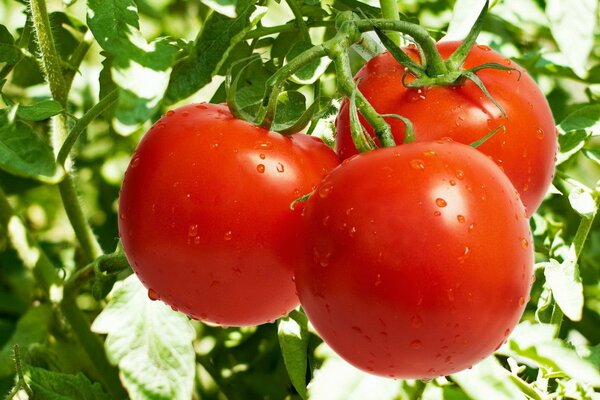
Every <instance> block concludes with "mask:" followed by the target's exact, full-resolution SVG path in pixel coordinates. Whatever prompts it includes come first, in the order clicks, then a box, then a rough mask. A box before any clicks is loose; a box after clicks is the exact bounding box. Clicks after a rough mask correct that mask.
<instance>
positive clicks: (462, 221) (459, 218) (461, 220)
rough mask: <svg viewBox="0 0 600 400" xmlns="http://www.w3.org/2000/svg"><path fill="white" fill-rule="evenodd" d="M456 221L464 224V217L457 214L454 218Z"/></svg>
mask: <svg viewBox="0 0 600 400" xmlns="http://www.w3.org/2000/svg"><path fill="white" fill-rule="evenodd" d="M456 219H457V220H458V222H459V223H461V224H464V223H465V217H464V216H463V215H460V214H458V215H457V216H456Z"/></svg>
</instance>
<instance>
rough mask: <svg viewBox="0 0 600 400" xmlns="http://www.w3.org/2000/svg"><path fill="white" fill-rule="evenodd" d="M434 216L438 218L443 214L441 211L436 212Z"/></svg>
mask: <svg viewBox="0 0 600 400" xmlns="http://www.w3.org/2000/svg"><path fill="white" fill-rule="evenodd" d="M433 215H435V216H436V217H439V216H440V215H442V213H441V212H440V211H434V212H433Z"/></svg>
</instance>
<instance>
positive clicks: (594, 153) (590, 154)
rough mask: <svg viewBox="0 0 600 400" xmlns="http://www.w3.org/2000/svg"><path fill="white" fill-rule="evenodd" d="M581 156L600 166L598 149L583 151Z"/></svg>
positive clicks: (599, 150)
mask: <svg viewBox="0 0 600 400" xmlns="http://www.w3.org/2000/svg"><path fill="white" fill-rule="evenodd" d="M583 155H585V156H586V157H587V158H589V159H590V160H592V161H593V162H595V163H596V164H598V165H600V149H583Z"/></svg>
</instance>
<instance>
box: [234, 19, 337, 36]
mask: <svg viewBox="0 0 600 400" xmlns="http://www.w3.org/2000/svg"><path fill="white" fill-rule="evenodd" d="M304 26H306V27H307V28H319V27H333V26H335V22H334V21H312V22H311V21H304ZM297 29H299V27H298V24H297V23H296V22H288V23H287V24H283V25H277V26H268V27H261V28H256V29H253V30H251V31H250V32H248V33H247V34H246V36H245V37H244V39H255V38H260V37H263V36H268V35H274V34H277V33H284V32H293V31H295V30H297Z"/></svg>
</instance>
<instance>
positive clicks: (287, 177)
mask: <svg viewBox="0 0 600 400" xmlns="http://www.w3.org/2000/svg"><path fill="white" fill-rule="evenodd" d="M338 163H339V162H338V160H337V157H336V155H335V153H334V152H333V151H332V150H331V149H329V148H328V147H327V146H326V145H325V144H323V142H322V141H320V140H319V139H317V138H312V137H310V136H307V135H302V134H295V135H291V136H288V137H285V136H283V135H280V134H277V133H273V132H269V131H267V130H265V129H262V128H259V127H256V126H253V125H251V124H249V123H247V122H244V121H241V120H238V119H235V118H233V117H232V115H231V113H230V112H229V110H228V109H227V107H226V106H224V105H212V104H199V105H189V106H185V107H181V108H179V109H178V110H176V111H170V112H168V113H167V115H165V116H164V117H162V118H161V119H160V120H159V121H158V122H157V123H156V124H155V125H154V126H153V127H152V128H151V129H150V130H149V131H148V133H147V134H146V135H145V136H144V138H143V139H142V141H141V142H140V144H139V146H138V148H137V149H136V151H135V153H134V155H133V157H132V160H131V163H130V165H129V168H128V170H127V173H126V174H125V178H124V180H123V186H122V190H121V195H120V200H119V211H120V218H119V232H120V235H121V240H122V242H123V246H124V249H125V252H126V254H127V257H128V259H129V261H130V263H131V266H132V268H133V269H134V271H135V272H136V274H137V275H138V277H139V278H140V280H141V281H142V282H143V283H144V285H145V286H146V287H147V288H148V289H149V296H150V297H151V298H160V299H161V300H162V301H164V302H165V303H167V304H169V305H171V306H172V307H174V308H176V309H178V310H180V311H182V312H184V313H186V314H187V315H189V316H191V317H193V318H196V319H200V320H203V321H209V322H213V323H217V324H222V325H231V326H234V325H235V326H242V325H256V324H261V323H264V322H267V321H271V320H274V319H276V318H278V317H280V316H282V315H285V314H287V313H288V312H289V311H290V310H291V309H293V308H295V307H296V306H297V304H298V299H297V296H296V294H295V288H294V283H293V280H292V277H293V269H294V265H293V264H294V263H295V262H297V260H298V259H299V257H300V253H301V252H302V237H303V236H302V235H303V231H302V226H303V225H302V218H301V208H302V206H300V207H296V209H294V210H291V209H290V203H291V202H292V201H293V200H295V199H296V198H298V197H300V196H301V195H303V194H306V193H309V192H310V191H311V190H313V188H314V186H315V185H316V184H317V183H318V182H319V181H320V179H321V178H322V176H323V175H324V174H325V173H326V172H328V171H329V170H331V169H332V168H333V167H334V166H336V165H337V164H338Z"/></svg>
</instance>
